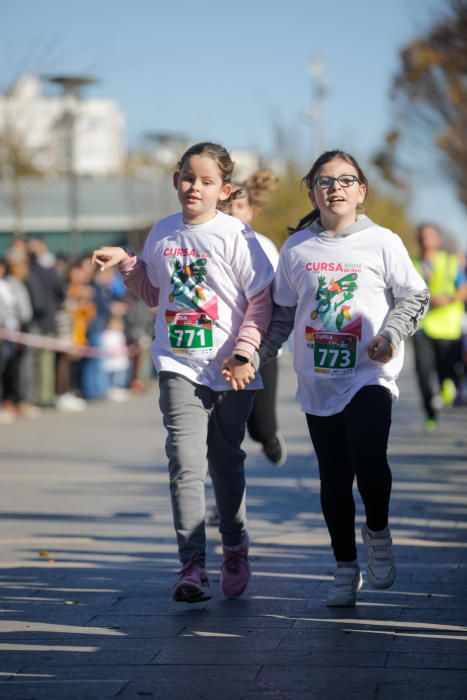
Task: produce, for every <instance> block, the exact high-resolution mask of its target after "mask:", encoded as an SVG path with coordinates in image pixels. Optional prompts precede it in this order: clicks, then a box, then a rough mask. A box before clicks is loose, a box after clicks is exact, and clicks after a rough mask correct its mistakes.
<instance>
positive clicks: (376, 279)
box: [273, 216, 425, 416]
mask: <svg viewBox="0 0 467 700" xmlns="http://www.w3.org/2000/svg"><path fill="white" fill-rule="evenodd" d="M424 289H425V283H424V281H423V279H422V278H421V277H420V275H419V274H418V272H417V271H416V270H415V267H414V266H413V264H412V262H411V260H410V258H409V255H408V253H407V250H406V248H405V247H404V244H403V243H402V241H401V239H400V238H399V236H397V235H396V234H395V233H392V231H390V230H388V229H385V228H382V227H381V226H377V225H376V224H374V223H373V222H372V221H371V220H370V219H368V218H367V217H365V216H361V217H359V219H358V220H357V222H356V223H355V224H353V225H352V226H351V227H349V229H348V231H344V232H342V233H341V234H340V235H337V236H334V235H330V234H328V233H326V231H324V230H323V229H322V227H321V225H320V224H319V223H318V222H314V223H313V224H312V225H311V226H310V227H309V228H306V229H304V230H302V231H298V232H296V233H294V234H293V235H292V236H291V237H290V238H289V239H288V240H287V241H286V242H285V243H284V245H283V247H282V249H281V253H280V258H279V267H278V269H277V273H276V279H275V282H274V287H273V299H274V302H275V303H276V304H280V305H282V306H289V307H297V309H296V314H295V325H294V366H295V370H296V372H297V377H298V389H297V400H298V402H299V404H300V406H301V408H302V410H303V411H305V412H306V413H310V414H312V415H318V416H329V415H333V414H335V413H339V412H340V411H342V410H343V409H344V407H345V406H346V405H347V404H348V403H349V401H350V400H351V399H352V397H353V396H354V395H355V394H356V393H357V391H359V389H361V388H362V387H363V386H366V385H369V384H379V385H382V386H385V387H387V388H388V389H389V390H390V391H391V393H392V395H393V397H395V398H397V397H398V395H399V392H398V389H397V386H396V379H397V377H398V375H399V373H400V370H401V368H402V363H403V358H404V347H403V343H401V344H400V345H399V347H398V349H397V351H396V353H395V355H394V357H393V358H392V359H391V360H390V361H389V362H387V363H386V364H382V363H378V362H375V361H373V360H370V359H369V357H368V352H367V350H368V343H369V341H370V340H371V339H372V338H373V337H374V336H375V335H378V333H379V332H380V330H381V329H382V328H383V327H384V325H385V321H386V320H387V318H388V315H389V313H390V312H391V310H392V309H393V308H394V300H395V299H398V298H404V297H408V296H410V295H412V294H414V293H417V292H420V291H422V290H424Z"/></svg>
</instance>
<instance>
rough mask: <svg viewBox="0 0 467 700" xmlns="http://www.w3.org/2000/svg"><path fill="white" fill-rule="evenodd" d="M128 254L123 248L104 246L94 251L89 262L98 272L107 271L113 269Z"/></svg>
mask: <svg viewBox="0 0 467 700" xmlns="http://www.w3.org/2000/svg"><path fill="white" fill-rule="evenodd" d="M127 255H128V253H127V252H126V250H124V248H120V247H119V246H104V247H103V248H98V249H97V250H94V251H93V253H92V256H91V262H92V263H93V264H95V265H98V266H99V268H100V271H101V272H103V271H104V270H108V269H109V268H110V267H115V265H118V263H120V262H122V260H125V258H126V257H127Z"/></svg>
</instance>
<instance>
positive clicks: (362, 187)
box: [358, 182, 366, 204]
mask: <svg viewBox="0 0 467 700" xmlns="http://www.w3.org/2000/svg"><path fill="white" fill-rule="evenodd" d="M365 197H366V185H365V184H364V183H363V182H362V183H360V185H359V194H358V203H359V204H363V202H364V201H365Z"/></svg>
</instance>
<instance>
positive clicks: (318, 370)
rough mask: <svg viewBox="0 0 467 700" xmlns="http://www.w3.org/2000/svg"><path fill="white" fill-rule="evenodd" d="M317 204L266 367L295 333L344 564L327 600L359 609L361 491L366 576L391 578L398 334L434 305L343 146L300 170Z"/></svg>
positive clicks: (267, 348)
mask: <svg viewBox="0 0 467 700" xmlns="http://www.w3.org/2000/svg"><path fill="white" fill-rule="evenodd" d="M304 181H305V183H306V186H307V188H308V193H309V197H310V200H311V202H312V204H313V210H312V211H311V212H310V213H309V214H307V216H305V217H304V218H303V219H302V220H301V221H300V222H299V223H298V225H297V227H296V228H294V229H292V230H291V233H293V235H292V236H291V237H290V238H289V239H288V240H287V241H286V243H285V244H284V245H283V247H282V249H281V252H280V258H279V266H278V269H277V273H276V278H275V281H274V285H273V299H274V302H275V307H274V311H273V318H272V322H271V325H270V327H269V330H268V332H267V334H266V336H265V337H264V339H263V343H262V346H261V348H260V351H259V356H260V360H261V365H262V364H263V363H265V362H266V361H267V360H268V358H270V357H274V356H275V355H276V353H277V351H278V349H279V348H280V347H281V345H282V344H283V343H284V341H285V340H286V339H287V338H288V336H289V334H290V333H291V332H292V330H293V333H294V366H295V370H296V372H297V376H298V390H297V399H298V401H299V403H300V406H301V408H302V410H303V411H304V412H305V415H306V421H307V424H308V429H309V433H310V437H311V440H312V442H313V445H314V448H315V451H316V455H317V458H318V464H319V475H320V482H321V486H320V488H321V491H320V493H321V505H322V510H323V515H324V519H325V521H326V525H327V527H328V530H329V534H330V538H331V544H332V549H333V553H334V556H335V559H336V562H337V568H336V572H335V576H334V580H333V583H332V585H331V586H330V589H329V591H328V594H327V600H326V603H327V605H328V606H347V607H349V606H353V605H355V602H356V598H357V591H358V590H359V589H360V587H361V586H362V576H361V573H360V568H359V564H358V561H357V550H356V537H355V503H354V499H353V494H352V485H353V482H354V479H355V478H356V479H357V486H358V490H359V492H360V495H361V498H362V501H363V505H364V509H365V516H366V518H365V524H364V525H363V528H362V538H363V542H364V543H365V544H366V545H367V550H368V552H367V553H368V559H367V577H368V580H369V581H370V583H371V584H372V585H373V586H374V587H376V588H388V587H389V586H391V585H392V583H393V582H394V580H395V576H396V570H395V565H394V559H393V554H392V546H391V545H392V540H391V534H390V530H389V525H388V516H389V500H390V493H391V471H390V468H389V465H388V461H387V455H386V451H387V444H388V436H389V427H390V424H391V407H392V401H393V399H395V398H397V396H398V389H397V386H396V379H397V377H398V375H399V372H400V370H401V368H402V363H403V357H404V349H403V341H404V340H405V339H406V338H407V337H408V336H409V335H412V334H413V333H414V332H415V329H416V327H417V323H418V320H419V319H420V318H421V317H422V316H423V315H424V313H425V312H426V309H427V307H428V300H429V294H428V290H427V289H426V285H425V283H424V281H423V279H422V278H421V277H420V275H419V274H418V272H417V271H416V270H415V268H414V266H413V264H412V262H411V260H410V258H409V255H408V253H407V251H406V249H405V247H404V245H403V243H402V241H401V239H400V238H399V237H398V236H397V235H396V234H395V233H393V232H392V231H389V230H388V229H385V228H382V227H381V226H378V225H377V224H376V223H374V222H373V221H371V220H370V219H369V218H368V217H367V216H365V215H363V214H361V213H359V209H360V207H361V205H362V204H363V202H364V201H365V197H366V193H367V188H368V183H367V179H366V177H365V174H364V173H363V171H362V169H361V168H360V166H359V165H358V163H357V162H356V160H355V159H354V158H353V157H352V156H350V155H349V154H347V153H345V152H343V151H338V150H336V151H328V152H326V153H323V155H321V156H320V157H319V158H318V159H317V161H316V162H315V163H314V164H313V166H312V167H311V169H310V171H309V172H308V173H307V175H306V176H305V177H304Z"/></svg>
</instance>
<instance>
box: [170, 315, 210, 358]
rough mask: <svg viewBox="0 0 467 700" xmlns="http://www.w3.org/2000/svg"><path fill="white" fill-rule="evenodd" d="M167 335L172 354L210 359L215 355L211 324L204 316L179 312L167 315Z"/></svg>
mask: <svg viewBox="0 0 467 700" xmlns="http://www.w3.org/2000/svg"><path fill="white" fill-rule="evenodd" d="M168 321H169V322H168V324H167V329H168V334H169V343H170V347H171V349H172V352H174V353H177V354H181V355H189V356H195V357H201V358H203V359H210V358H211V357H214V355H215V354H216V350H215V348H214V341H213V328H212V326H213V323H212V319H210V318H209V317H208V316H206V314H203V313H198V312H197V311H179V312H175V313H173V314H170V313H169V314H168Z"/></svg>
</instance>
